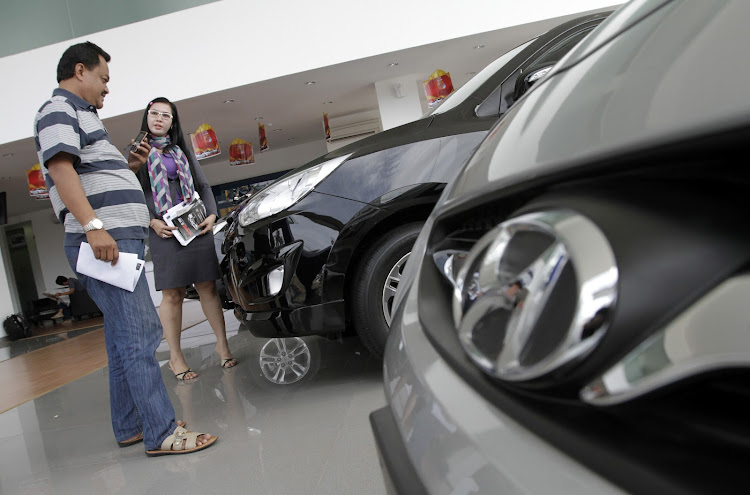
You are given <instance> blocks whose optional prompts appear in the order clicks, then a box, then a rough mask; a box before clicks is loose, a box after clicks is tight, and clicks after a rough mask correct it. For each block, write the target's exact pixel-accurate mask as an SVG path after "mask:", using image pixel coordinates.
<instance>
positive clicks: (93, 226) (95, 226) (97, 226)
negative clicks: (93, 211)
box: [83, 217, 104, 232]
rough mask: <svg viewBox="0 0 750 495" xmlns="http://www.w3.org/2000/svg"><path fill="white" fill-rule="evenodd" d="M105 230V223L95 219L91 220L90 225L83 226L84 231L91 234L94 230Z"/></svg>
mask: <svg viewBox="0 0 750 495" xmlns="http://www.w3.org/2000/svg"><path fill="white" fill-rule="evenodd" d="M103 228H104V222H102V221H101V220H99V219H98V218H96V217H94V218H92V219H91V221H89V223H87V224H86V225H84V226H83V231H84V232H90V231H92V230H101V229H103Z"/></svg>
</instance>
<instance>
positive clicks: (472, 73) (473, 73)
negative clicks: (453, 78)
mask: <svg viewBox="0 0 750 495" xmlns="http://www.w3.org/2000/svg"><path fill="white" fill-rule="evenodd" d="M466 75H467V76H473V75H476V72H467V73H466Z"/></svg>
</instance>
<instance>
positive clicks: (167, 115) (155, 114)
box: [148, 110, 172, 120]
mask: <svg viewBox="0 0 750 495" xmlns="http://www.w3.org/2000/svg"><path fill="white" fill-rule="evenodd" d="M148 114H149V115H150V116H152V117H154V118H156V117H161V118H163V119H164V120H172V114H171V113H169V112H160V111H158V110H149V111H148Z"/></svg>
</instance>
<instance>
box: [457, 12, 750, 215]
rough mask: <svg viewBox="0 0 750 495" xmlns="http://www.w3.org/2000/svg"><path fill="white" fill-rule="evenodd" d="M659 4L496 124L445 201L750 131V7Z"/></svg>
mask: <svg viewBox="0 0 750 495" xmlns="http://www.w3.org/2000/svg"><path fill="white" fill-rule="evenodd" d="M644 3H646V4H647V3H649V2H644ZM652 3H653V4H655V5H657V6H659V8H657V9H656V10H654V11H652V12H651V13H650V15H648V16H646V17H641V18H640V19H639V20H638V22H636V23H634V24H632V25H630V27H628V28H627V29H626V30H625V31H622V32H620V33H619V34H618V35H617V36H616V37H614V38H612V39H610V40H609V41H607V42H605V43H603V44H602V45H601V46H600V47H599V48H598V49H596V50H589V53H588V54H587V55H585V56H584V57H583V58H581V59H579V60H577V61H576V63H574V64H572V65H570V66H568V67H567V68H566V69H565V70H563V71H557V72H556V73H553V74H552V75H551V76H548V77H547V78H546V79H545V80H543V81H542V82H541V83H540V84H539V85H537V86H536V87H535V88H532V90H531V91H530V92H529V93H528V94H527V95H526V96H525V97H524V99H522V100H521V101H520V102H519V103H517V104H516V105H515V106H514V107H513V108H512V109H511V110H510V112H508V113H507V114H506V116H505V117H504V118H503V119H502V120H501V121H500V122H498V123H497V124H496V125H495V126H494V127H493V129H492V130H491V131H490V133H489V134H488V136H487V138H486V139H485V141H484V142H483V143H482V145H481V146H480V147H479V148H478V149H477V151H476V152H475V154H474V156H473V157H472V158H471V160H470V161H469V162H468V163H467V165H466V166H465V167H464V169H463V170H462V171H461V173H460V174H459V176H458V177H457V179H456V181H455V182H454V184H453V185H452V187H451V190H450V192H449V193H448V196H447V198H446V202H447V203H450V202H451V201H452V200H454V199H456V198H459V197H465V198H466V197H476V196H477V193H478V192H480V191H483V190H485V191H492V190H497V189H498V188H501V187H502V188H505V187H509V188H510V187H514V186H519V185H521V184H525V183H530V182H534V181H544V180H545V178H546V179H547V180H549V179H550V178H554V177H557V176H559V174H560V173H570V172H571V171H574V170H576V169H577V168H578V167H584V168H585V167H587V166H591V165H592V164H596V165H597V166H612V167H615V166H618V165H617V161H616V160H614V158H616V157H618V156H622V155H625V154H630V153H634V152H637V151H638V150H639V149H649V148H654V147H658V146H662V145H668V144H670V143H677V142H682V141H686V140H688V141H689V140H691V139H695V138H697V137H701V136H705V135H708V134H718V133H721V132H726V131H727V130H731V129H737V128H742V127H743V126H748V125H750V99H748V98H747V95H746V94H745V93H746V89H745V88H747V87H748V86H749V85H750V68H748V67H747V64H741V63H738V61H739V60H743V59H744V51H745V50H746V48H745V47H746V45H747V41H748V40H747V39H746V38H747V36H745V35H744V34H742V33H744V32H746V26H744V24H745V20H744V19H747V16H748V15H750V4H748V3H747V2H746V1H740V0H737V1H727V2H722V3H721V4H716V3H714V2H706V3H705V4H703V3H700V4H697V5H696V4H695V3H694V2H680V1H673V2H667V3H666V4H665V3H664V2H663V1H660V2H656V1H654V2H652ZM640 13H642V11H640ZM716 53H721V54H722V56H718V57H717V56H716V55H715V54H716ZM738 79H739V81H738Z"/></svg>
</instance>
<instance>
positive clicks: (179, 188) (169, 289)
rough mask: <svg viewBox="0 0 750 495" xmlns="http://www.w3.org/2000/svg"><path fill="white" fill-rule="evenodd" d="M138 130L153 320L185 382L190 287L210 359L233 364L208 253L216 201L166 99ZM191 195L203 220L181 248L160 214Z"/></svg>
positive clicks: (212, 256)
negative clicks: (206, 332) (212, 346)
mask: <svg viewBox="0 0 750 495" xmlns="http://www.w3.org/2000/svg"><path fill="white" fill-rule="evenodd" d="M141 129H142V130H144V131H148V133H149V134H148V138H147V139H148V141H149V144H150V145H151V151H150V152H149V155H148V160H147V161H146V164H145V165H144V166H143V167H141V168H140V170H138V173H137V175H138V178H139V180H140V182H141V186H142V187H143V192H144V193H145V195H146V204H147V205H148V208H149V212H150V214H151V223H150V227H151V230H150V232H149V249H150V251H151V259H152V260H153V263H154V282H155V286H156V290H160V291H162V302H161V306H160V307H159V317H160V319H161V324H162V326H163V327H164V335H165V337H166V339H167V344H169V365H168V366H169V369H170V370H172V373H174V375H175V377H176V378H177V379H178V380H190V379H192V378H196V377H197V376H198V374H197V373H196V372H195V371H193V370H192V369H190V366H188V364H187V362H186V361H185V357H184V356H183V355H182V349H181V348H180V333H181V331H182V303H183V300H184V299H185V287H186V286H188V285H190V284H194V285H195V288H196V290H197V291H198V295H199V297H200V302H201V308H202V309H203V313H204V314H205V315H206V318H207V319H208V322H209V323H210V325H211V328H212V329H213V331H214V334H215V335H216V353H217V354H218V355H219V357H220V358H221V366H222V367H223V368H231V367H233V366H235V365H236V364H237V360H236V359H234V358H233V357H232V353H231V352H230V351H229V344H228V343H227V332H226V327H225V325H224V311H223V309H222V307H221V301H220V300H219V295H218V292H217V290H216V280H217V279H218V278H219V277H220V276H221V272H220V269H219V263H218V261H217V259H216V251H215V248H214V239H213V226H214V222H215V221H216V218H217V215H216V211H217V210H216V201H215V200H214V197H213V194H212V192H211V187H210V186H209V185H208V181H207V180H206V177H205V175H203V171H202V170H201V167H200V165H199V164H198V160H197V159H196V158H195V155H194V154H193V151H192V150H191V149H190V148H189V147H188V146H187V145H186V143H185V137H184V136H183V134H182V128H181V126H180V119H179V116H178V114H177V107H176V106H175V105H174V103H172V102H170V101H169V100H168V99H166V98H155V99H154V100H153V101H151V102H149V104H148V106H147V107H146V110H145V112H144V113H143V123H142V124H141ZM196 191H197V192H198V194H199V195H200V198H201V199H202V200H203V203H204V204H205V206H206V219H205V220H204V221H203V222H201V223H200V225H199V227H200V228H202V230H201V233H200V234H199V236H198V237H196V238H195V239H193V241H191V242H190V243H189V244H188V245H187V246H182V245H181V244H180V243H179V242H178V241H177V239H175V237H174V234H173V232H172V231H173V230H175V227H169V226H168V225H167V224H166V223H165V222H164V220H163V219H162V216H163V215H164V213H166V211H167V210H168V209H169V208H170V207H172V206H173V205H176V204H178V203H180V202H181V201H183V200H185V199H188V200H189V199H190V198H192V197H193V196H194V195H195V193H196Z"/></svg>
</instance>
